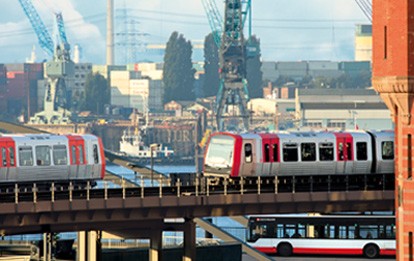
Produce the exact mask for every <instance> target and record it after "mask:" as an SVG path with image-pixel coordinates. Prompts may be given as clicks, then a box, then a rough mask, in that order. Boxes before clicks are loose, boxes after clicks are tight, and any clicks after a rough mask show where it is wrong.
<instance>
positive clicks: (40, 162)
mask: <svg viewBox="0 0 414 261" xmlns="http://www.w3.org/2000/svg"><path fill="white" fill-rule="evenodd" d="M35 150H36V165H37V166H49V165H50V147H49V146H36V149H35Z"/></svg>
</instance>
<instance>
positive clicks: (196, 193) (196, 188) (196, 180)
mask: <svg viewBox="0 0 414 261" xmlns="http://www.w3.org/2000/svg"><path fill="white" fill-rule="evenodd" d="M198 178H199V177H198V176H197V177H196V178H195V195H196V197H198V185H199V180H198Z"/></svg>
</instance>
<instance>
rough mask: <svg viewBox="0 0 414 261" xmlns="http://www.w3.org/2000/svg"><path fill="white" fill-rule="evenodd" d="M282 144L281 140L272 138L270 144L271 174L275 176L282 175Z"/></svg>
mask: <svg viewBox="0 0 414 261" xmlns="http://www.w3.org/2000/svg"><path fill="white" fill-rule="evenodd" d="M279 151H280V144H279V138H272V139H271V142H270V157H271V161H272V167H271V171H270V172H271V174H272V175H273V176H275V175H279V173H280V153H279Z"/></svg>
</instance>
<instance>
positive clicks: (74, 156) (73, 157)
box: [72, 145, 76, 165]
mask: <svg viewBox="0 0 414 261" xmlns="http://www.w3.org/2000/svg"><path fill="white" fill-rule="evenodd" d="M74 164H76V146H75V145H72V165H74Z"/></svg>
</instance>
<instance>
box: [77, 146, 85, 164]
mask: <svg viewBox="0 0 414 261" xmlns="http://www.w3.org/2000/svg"><path fill="white" fill-rule="evenodd" d="M78 148H79V164H85V161H84V158H83V154H84V153H83V146H82V145H79V146H78Z"/></svg>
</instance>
